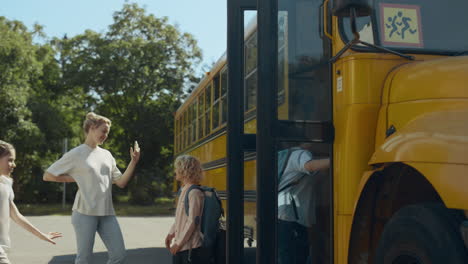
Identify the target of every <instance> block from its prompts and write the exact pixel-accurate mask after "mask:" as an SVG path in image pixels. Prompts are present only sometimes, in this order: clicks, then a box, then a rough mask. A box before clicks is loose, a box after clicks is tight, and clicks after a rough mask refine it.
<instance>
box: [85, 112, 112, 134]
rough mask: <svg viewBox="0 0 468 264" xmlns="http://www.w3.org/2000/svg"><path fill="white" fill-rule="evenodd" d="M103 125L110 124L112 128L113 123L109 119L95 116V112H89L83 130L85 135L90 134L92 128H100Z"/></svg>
mask: <svg viewBox="0 0 468 264" xmlns="http://www.w3.org/2000/svg"><path fill="white" fill-rule="evenodd" d="M102 124H108V125H109V126H110V125H111V124H112V122H111V121H110V119H109V118H107V117H104V116H101V115H97V114H95V113H93V112H89V113H88V114H87V115H86V119H85V121H84V122H83V130H84V132H85V134H88V132H89V129H90V128H91V127H92V126H94V127H98V126H100V125H102Z"/></svg>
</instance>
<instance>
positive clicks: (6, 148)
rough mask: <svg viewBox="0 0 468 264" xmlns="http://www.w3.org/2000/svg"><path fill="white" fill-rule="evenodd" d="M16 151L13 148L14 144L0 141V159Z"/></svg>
mask: <svg viewBox="0 0 468 264" xmlns="http://www.w3.org/2000/svg"><path fill="white" fill-rule="evenodd" d="M14 151H15V147H13V145H12V144H10V143H8V142H5V141H3V140H0V158H3V157H5V156H6V155H10V154H11V153H12V152H14Z"/></svg>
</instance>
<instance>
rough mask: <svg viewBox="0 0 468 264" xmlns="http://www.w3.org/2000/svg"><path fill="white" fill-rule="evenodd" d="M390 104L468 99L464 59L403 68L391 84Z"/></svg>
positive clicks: (467, 64)
mask: <svg viewBox="0 0 468 264" xmlns="http://www.w3.org/2000/svg"><path fill="white" fill-rule="evenodd" d="M391 83H392V85H391V91H390V102H391V103H394V102H404V101H413V100H425V99H436V98H468V86H467V85H466V84H467V83H468V57H466V56H460V57H451V58H439V59H432V60H427V61H424V62H417V63H411V64H407V65H405V66H402V67H401V68H400V69H398V73H396V74H395V75H394V76H393V79H392V80H391Z"/></svg>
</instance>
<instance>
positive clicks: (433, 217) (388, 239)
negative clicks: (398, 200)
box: [375, 204, 468, 264]
mask: <svg viewBox="0 0 468 264" xmlns="http://www.w3.org/2000/svg"><path fill="white" fill-rule="evenodd" d="M461 220H463V218H462V216H461V215H459V214H457V212H453V210H448V209H447V208H446V207H445V206H444V205H442V204H417V205H409V206H406V207H403V208H401V209H400V210H398V211H397V212H396V213H395V215H394V216H393V217H392V218H391V219H390V220H389V221H388V223H387V224H386V225H385V227H384V231H383V232H382V235H381V238H380V240H379V243H378V246H377V250H376V255H375V256H376V258H375V260H376V261H375V263H376V264H410V263H411V264H448V263H450V264H466V263H468V256H467V249H466V248H465V246H464V243H463V240H462V237H461V234H460V232H459V231H458V230H459V228H460V223H461Z"/></svg>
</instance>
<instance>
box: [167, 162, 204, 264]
mask: <svg viewBox="0 0 468 264" xmlns="http://www.w3.org/2000/svg"><path fill="white" fill-rule="evenodd" d="M174 167H175V178H176V180H177V181H179V182H181V184H182V187H181V190H180V191H181V192H180V196H179V200H178V202H177V209H176V214H175V222H174V224H173V225H172V227H171V229H170V231H169V234H168V235H167V237H166V248H167V249H169V251H170V252H171V253H172V255H174V256H175V258H174V264H185V263H192V264H198V263H200V264H205V263H209V254H207V252H205V249H204V248H202V247H201V245H202V240H203V235H202V233H201V230H200V221H201V217H202V212H203V203H204V199H205V198H204V194H203V193H202V192H201V191H200V190H199V189H193V190H192V191H190V193H189V199H188V200H189V213H188V215H187V214H186V213H185V211H184V210H185V207H184V200H185V196H186V195H187V191H188V190H189V188H190V186H192V185H194V184H195V185H199V184H200V182H201V181H202V178H203V170H202V166H201V163H200V161H199V160H198V159H197V158H195V157H193V156H190V155H182V156H179V157H177V158H176V160H175V162H174Z"/></svg>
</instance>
